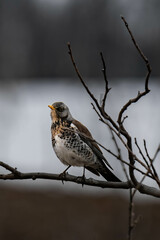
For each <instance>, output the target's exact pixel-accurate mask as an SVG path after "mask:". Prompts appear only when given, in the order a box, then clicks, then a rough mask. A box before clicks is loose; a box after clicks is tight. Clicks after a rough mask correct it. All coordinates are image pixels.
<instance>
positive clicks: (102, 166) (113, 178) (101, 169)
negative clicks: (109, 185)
mask: <svg viewBox="0 0 160 240" xmlns="http://www.w3.org/2000/svg"><path fill="white" fill-rule="evenodd" d="M98 165H99V166H98V168H97V169H96V170H97V171H98V172H99V173H100V174H101V175H102V176H103V177H104V178H105V179H106V180H107V181H108V182H121V180H120V179H119V178H118V177H116V176H115V175H114V174H113V173H112V172H111V171H110V169H109V168H108V167H107V166H106V165H105V164H104V163H103V162H100V163H99V164H98Z"/></svg>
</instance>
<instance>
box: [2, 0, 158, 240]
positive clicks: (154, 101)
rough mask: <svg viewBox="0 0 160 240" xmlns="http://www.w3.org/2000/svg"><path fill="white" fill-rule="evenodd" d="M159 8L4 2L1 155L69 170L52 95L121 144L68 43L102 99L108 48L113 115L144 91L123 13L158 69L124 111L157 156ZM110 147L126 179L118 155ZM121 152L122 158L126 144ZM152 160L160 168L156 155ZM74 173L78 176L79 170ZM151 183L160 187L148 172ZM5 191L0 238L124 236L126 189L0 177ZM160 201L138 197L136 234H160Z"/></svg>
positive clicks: (21, 163) (26, 166)
mask: <svg viewBox="0 0 160 240" xmlns="http://www.w3.org/2000/svg"><path fill="white" fill-rule="evenodd" d="M159 11H160V3H159V1H158V0H152V1H151V0H148V1H147V2H146V1H144V0H141V1H138V0H135V1H134V2H131V1H127V0H119V1H111V0H99V1H94V0H87V1H84V0H81V1H80V0H76V1H74V0H45V1H43V0H30V1H25V0H14V1H9V0H0V146H1V147H0V149H1V151H0V160H1V161H4V162H5V163H8V164H10V165H11V166H13V167H17V168H18V170H19V171H22V172H29V171H30V172H33V171H39V172H40V171H43V172H51V173H61V172H62V171H63V170H64V166H63V165H62V164H61V163H60V161H59V160H58V159H57V158H56V156H55V154H54V152H53V149H52V146H51V134H50V124H51V120H50V110H49V108H48V107H47V106H48V104H52V103H53V102H55V101H63V102H64V103H66V104H67V105H68V106H69V108H70V110H71V113H72V115H73V116H74V117H75V118H76V119H78V120H80V121H81V122H82V123H83V124H85V125H86V126H87V127H88V128H89V130H90V131H91V132H92V135H93V137H94V138H95V139H96V140H97V141H98V142H100V143H103V145H105V146H106V147H107V148H109V149H111V150H112V151H114V152H116V149H115V147H114V144H113V142H112V140H111V135H110V133H109V131H108V129H107V127H106V126H103V124H102V123H100V121H99V120H98V117H97V115H96V113H95V112H94V111H93V109H92V106H91V104H90V103H91V99H90V98H89V96H88V95H87V93H86V92H85V90H84V89H83V86H82V85H81V84H80V82H79V80H78V78H77V76H76V74H75V72H74V69H73V66H72V63H71V60H70V57H69V54H68V49H67V42H70V43H71V46H72V50H73V54H74V56H75V59H76V62H77V65H78V67H79V69H80V72H81V73H82V76H84V79H85V81H86V83H87V84H88V86H89V87H90V89H91V90H92V92H93V93H94V94H95V96H96V97H97V98H98V100H100V99H101V97H102V96H103V95H102V94H103V91H104V81H103V76H102V73H101V69H102V63H101V60H100V54H99V53H100V52H101V51H102V52H103V55H104V58H105V60H106V64H107V76H108V79H109V86H110V87H112V90H111V91H110V93H109V95H108V98H107V104H106V109H107V111H108V112H109V114H110V115H111V116H112V117H113V119H114V120H116V119H117V116H118V112H119V110H120V108H121V107H122V106H123V105H124V104H125V103H126V101H128V99H130V98H132V97H135V96H136V95H137V92H138V91H139V90H140V91H143V89H144V80H145V75H146V66H145V64H144V62H143V61H142V59H141V58H140V56H139V54H138V53H137V51H136V49H135V47H134V45H133V43H132V41H131V39H130V36H129V34H128V32H127V30H126V28H125V26H124V23H123V22H122V20H121V18H120V15H123V16H125V17H126V20H127V21H128V23H129V26H130V28H131V30H132V32H133V34H134V36H135V38H136V40H137V42H138V44H139V45H140V46H141V48H142V50H143V51H144V53H145V55H146V56H147V57H148V59H149V61H150V64H151V66H152V69H153V71H152V77H151V79H150V84H149V87H150V89H151V92H150V93H149V94H148V95H147V96H146V97H145V98H143V99H141V101H140V102H138V104H136V105H132V106H131V108H129V109H128V110H127V112H126V115H128V116H129V118H128V119H126V122H125V124H126V128H127V129H128V130H129V132H130V134H131V135H132V136H133V138H134V137H137V140H138V143H139V145H140V146H141V147H143V139H146V141H147V145H148V151H149V153H150V155H151V156H153V154H154V152H155V151H156V149H157V146H158V145H159V142H160V137H159V131H158V130H157V127H158V126H159V122H160V111H159V102H160V94H159V90H160V81H159V75H160V68H159V57H160V48H159V41H160V27H159V21H160V15H159ZM134 150H135V152H137V150H136V149H134ZM137 154H138V153H137ZM104 155H105V156H106V158H107V159H108V161H109V162H110V164H111V165H112V167H113V168H114V173H115V174H116V175H117V176H118V177H119V178H120V179H122V180H124V181H125V180H126V179H125V176H124V173H123V171H122V170H121V165H120V163H119V162H117V160H116V159H114V158H113V157H112V156H110V155H109V154H108V153H106V152H104ZM122 155H123V158H124V159H126V157H127V153H126V152H125V151H122ZM155 166H156V168H157V171H159V161H158V159H157V161H156V162H155ZM0 171H1V173H6V171H5V170H4V169H2V168H1V169H0ZM69 173H71V174H75V175H77V176H81V175H82V169H81V168H71V169H70V170H69ZM86 176H87V177H95V176H93V175H92V174H90V173H89V172H87V173H86ZM137 177H138V178H139V179H140V177H141V176H140V175H137ZM99 179H103V178H99ZM145 183H146V184H149V185H151V186H152V185H154V183H153V182H151V181H150V180H148V179H146V180H145ZM0 190H1V195H0V203H1V204H0V212H1V220H0V223H1V224H0V238H1V239H5V240H8V239H58V240H59V239H96V240H98V239H105V238H106V236H107V237H108V238H109V239H126V236H127V221H128V194H129V193H128V192H127V191H124V190H119V191H117V190H111V189H105V190H103V189H96V188H91V187H84V188H82V187H81V186H79V185H76V184H72V183H65V184H64V185H63V184H62V183H61V182H55V181H42V180H36V181H31V180H27V181H5V182H3V181H1V182H0ZM159 209H160V204H159V202H158V201H157V200H156V199H153V198H151V197H146V196H139V195H137V198H136V206H135V213H136V215H141V216H142V217H141V220H140V222H139V223H138V225H137V227H136V229H135V231H134V236H135V239H137V240H138V239H141V240H142V239H145V240H147V239H150V238H151V237H152V238H154V239H155V240H156V239H159V236H158V230H159V224H158V223H159V221H160V217H159ZM122 218H123V219H124V221H122ZM115 222H116V224H115ZM86 233H87V234H86Z"/></svg>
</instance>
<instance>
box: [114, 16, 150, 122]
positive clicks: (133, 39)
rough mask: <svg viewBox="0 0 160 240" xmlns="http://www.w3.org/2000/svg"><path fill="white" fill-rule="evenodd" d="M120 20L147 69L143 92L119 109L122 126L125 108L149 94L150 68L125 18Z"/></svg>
mask: <svg viewBox="0 0 160 240" xmlns="http://www.w3.org/2000/svg"><path fill="white" fill-rule="evenodd" d="M121 19H122V20H123V22H124V23H125V26H126V28H127V30H128V32H129V34H130V36H131V39H132V41H133V44H134V46H135V47H136V49H137V50H138V52H139V54H140V56H141V57H142V59H143V60H144V62H145V64H146V67H147V75H146V79H145V91H144V92H138V94H137V97H135V98H132V99H130V100H129V101H128V102H127V103H126V104H125V105H124V106H123V107H122V109H121V111H120V112H119V116H118V120H117V122H118V123H119V125H122V115H123V113H124V112H125V111H126V110H127V108H128V107H129V106H130V105H131V104H132V103H136V102H138V100H139V99H140V98H142V97H143V96H145V95H146V94H148V93H149V92H150V90H149V88H148V82H149V77H150V74H151V71H152V69H151V66H150V64H149V61H148V59H147V57H146V56H145V55H144V53H143V52H142V50H141V49H140V47H139V46H138V44H137V42H136V40H135V38H134V37H133V34H132V32H131V30H130V28H129V26H128V23H127V22H126V20H125V18H124V17H123V16H121Z"/></svg>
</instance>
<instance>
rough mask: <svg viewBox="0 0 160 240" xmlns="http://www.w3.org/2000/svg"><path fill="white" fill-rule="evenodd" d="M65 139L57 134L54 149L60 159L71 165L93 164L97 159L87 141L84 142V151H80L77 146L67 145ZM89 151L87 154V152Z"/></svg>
mask: <svg viewBox="0 0 160 240" xmlns="http://www.w3.org/2000/svg"><path fill="white" fill-rule="evenodd" d="M65 143H66V142H65V140H64V139H61V138H60V137H59V136H58V135H57V136H55V145H54V151H55V153H56V155H57V157H58V158H59V159H60V161H61V162H62V163H63V164H65V165H71V166H92V165H93V164H94V163H95V161H96V156H95V155H94V153H93V152H92V150H91V149H90V148H89V146H88V145H87V144H86V143H83V146H84V148H85V150H84V151H79V150H78V149H77V147H74V146H72V147H71V148H69V147H67V146H66V144H65ZM86 153H87V154H86Z"/></svg>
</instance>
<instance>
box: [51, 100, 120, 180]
mask: <svg viewBox="0 0 160 240" xmlns="http://www.w3.org/2000/svg"><path fill="white" fill-rule="evenodd" d="M48 107H49V108H50V109H51V119H52V124H51V135H52V145H53V149H54V151H55V153H56V155H57V157H58V158H59V159H60V161H61V162H62V163H63V164H65V165H67V166H68V167H67V169H66V170H68V169H69V168H70V167H71V166H78V167H84V170H85V169H87V170H89V171H91V172H92V173H94V174H96V175H98V176H99V175H100V174H101V175H102V176H103V177H104V178H105V179H106V180H107V181H111V182H120V180H119V179H118V178H117V177H116V176H115V175H114V174H113V173H112V172H111V170H110V169H109V168H108V167H110V168H111V166H110V165H109V163H108V162H107V160H106V159H105V157H104V156H103V153H102V152H101V150H100V148H99V146H98V145H97V144H96V143H95V141H94V140H93V138H92V135H91V133H90V132H89V130H88V129H87V128H86V127H85V126H84V125H83V124H82V123H80V122H79V121H77V120H75V119H74V118H73V117H72V115H71V113H70V111H69V108H68V107H67V106H66V105H65V104H64V103H63V102H55V103H53V104H52V105H48ZM106 165H108V166H106ZM111 169H112V168H111ZM66 170H65V171H64V172H63V173H65V172H66ZM83 177H84V173H83Z"/></svg>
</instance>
